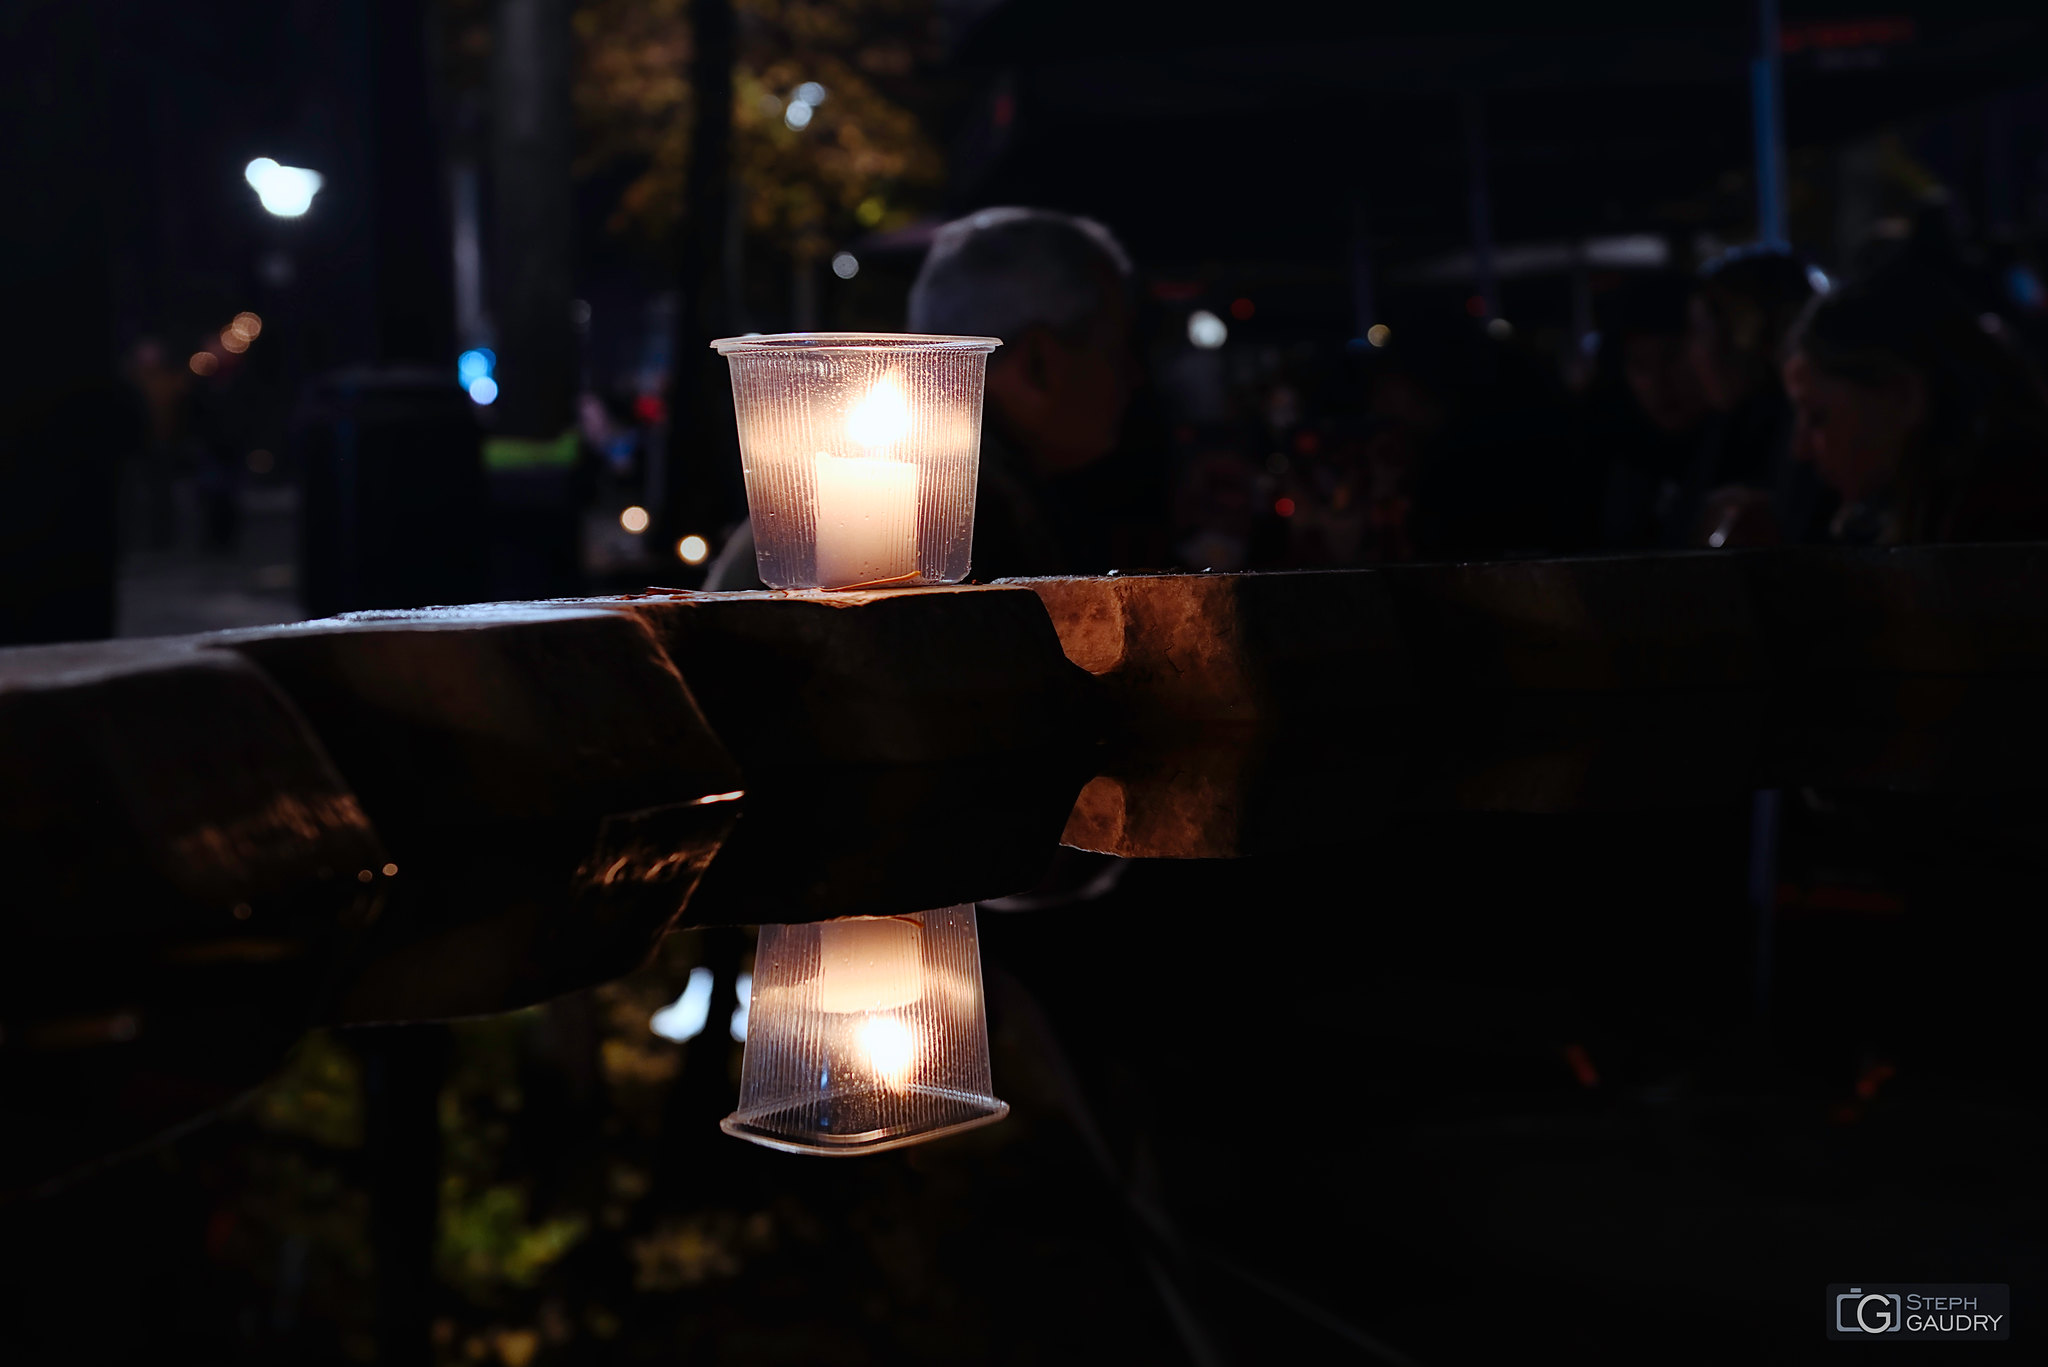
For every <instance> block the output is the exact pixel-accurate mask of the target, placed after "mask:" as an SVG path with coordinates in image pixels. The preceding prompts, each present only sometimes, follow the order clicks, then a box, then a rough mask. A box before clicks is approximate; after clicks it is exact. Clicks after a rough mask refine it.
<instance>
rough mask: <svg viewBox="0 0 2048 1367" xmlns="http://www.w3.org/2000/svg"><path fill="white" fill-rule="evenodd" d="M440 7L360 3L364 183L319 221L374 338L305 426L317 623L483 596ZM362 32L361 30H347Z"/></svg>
mask: <svg viewBox="0 0 2048 1367" xmlns="http://www.w3.org/2000/svg"><path fill="white" fill-rule="evenodd" d="M430 8H431V6H430V0H357V3H356V4H355V5H352V6H350V7H349V10H350V13H351V14H352V15H355V16H359V21H360V31H361V32H362V34H363V35H364V46H365V53H366V58H367V60H366V61H365V62H364V64H363V66H362V67H361V69H360V70H359V71H357V72H356V73H355V74H354V79H353V80H352V81H351V82H350V84H351V86H352V87H353V90H352V95H353V99H352V101H351V102H350V108H349V110H348V111H347V116H346V123H347V126H350V127H359V128H363V129H367V130H368V133H369V136H368V138H367V139H365V140H362V141H361V143H359V144H350V145H362V146H364V150H365V151H366V153H367V155H365V156H364V157H363V161H362V166H363V171H362V173H361V175H360V176H353V175H352V176H337V177H336V184H335V185H334V187H333V188H332V189H330V190H328V191H325V192H323V194H322V196H321V198H320V199H318V200H316V201H315V202H314V205H313V208H312V210H311V214H314V215H335V216H337V223H336V227H335V231H336V232H337V234H338V235H339V236H340V237H341V239H342V243H341V250H342V251H343V253H344V254H345V255H346V256H347V257H348V258H350V259H352V260H358V261H361V262H363V263H365V264H364V265H363V266H362V267H359V268H358V269H359V271H360V274H359V275H358V279H360V281H361V284H360V286H359V287H358V291H357V292H358V293H360V294H363V295H367V296H368V300H369V309H368V312H369V314H370V318H371V327H370V330H369V335H368V336H367V337H364V338H359V339H357V340H356V341H355V342H354V343H353V344H352V346H351V348H350V350H351V351H353V352H354V353H355V354H354V355H350V356H345V357H342V358H340V359H343V360H346V361H353V362H356V364H353V365H344V366H343V367H341V368H339V369H336V370H333V371H330V372H329V373H327V374H325V375H323V376H321V377H320V378H319V379H318V380H317V381H316V382H315V383H314V384H313V385H312V386H310V387H309V390H308V392H307V394H306V396H305V400H304V402H303V403H302V405H301V407H300V409H299V411H298V415H297V418H296V421H295V423H294V427H295V429H296V431H295V438H294V441H295V446H296V448H297V451H298V457H299V460H300V463H301V469H302V470H303V472H304V480H305V485H304V499H303V502H302V503H301V505H300V531H299V556H300V561H301V565H300V583H301V585H302V586H303V588H302V592H303V603H302V605H303V607H304V608H305V610H306V611H307V612H308V613H310V614H311V615H313V616H316V617H318V616H327V615H329V614H332V613H337V612H349V611H354V610H357V609H363V608H409V607H422V606H424V605H426V604H429V603H468V602H474V601H476V600H477V599H479V598H482V597H484V596H486V593H487V589H488V585H487V583H486V581H485V578H484V565H485V546H484V539H483V534H482V529H483V523H484V519H485V512H486V505H485V497H484V488H483V471H482V468H481V463H480V456H479V451H478V433H477V424H476V415H475V412H474V410H473V406H472V405H471V403H470V402H469V400H468V398H467V397H465V396H464V394H463V392H462V390H461V389H460V388H459V387H458V386H457V385H456V382H455V250H454V237H453V229H452V228H451V226H450V214H449V194H448V186H447V178H446V174H445V147H444V143H443V139H442V136H441V127H440V118H439V114H440V112H441V110H440V100H439V98H438V90H439V81H438V76H437V70H438V68H437V64H436V62H435V61H434V58H433V49H432V34H433V27H432V25H431V24H430V23H429V22H428V17H429V13H430ZM346 27H348V28H349V30H350V31H351V32H354V31H355V25H354V23H351V24H350V25H348V26H346Z"/></svg>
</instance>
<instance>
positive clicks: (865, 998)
mask: <svg viewBox="0 0 2048 1367" xmlns="http://www.w3.org/2000/svg"><path fill="white" fill-rule="evenodd" d="M923 949H924V928H923V927H922V926H920V925H919V924H918V923H917V922H915V921H907V920H899V919H897V918H896V917H893V916H883V917H863V918H861V919H858V920H852V921H826V922H825V923H824V924H822V925H820V926H819V927H818V1009H819V1010H820V1011H842V1012H843V1011H889V1010H893V1009H895V1008H896V1007H899V1006H908V1005H910V1004H911V1003H912V1002H914V1001H916V1000H917V999H918V998H919V997H921V996H923V995H924V956H923Z"/></svg>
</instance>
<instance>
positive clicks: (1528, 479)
mask: <svg viewBox="0 0 2048 1367" xmlns="http://www.w3.org/2000/svg"><path fill="white" fill-rule="evenodd" d="M1940 222H1941V221H1940V219H1939V218H1938V217H1931V218H1930V219H1929V221H1928V222H1927V223H1923V224H1920V225H1917V226H1916V228H1915V230H1914V231H1913V232H1912V233H1911V234H1909V235H1905V236H1902V237H1900V238H1897V239H1893V240H1889V241H1886V242H1882V243H1879V244H1876V245H1875V246H1874V247H1873V248H1872V249H1871V250H1869V251H1867V252H1866V253H1865V254H1864V259H1862V260H1860V261H1858V262H1857V263H1856V264H1855V267H1854V269H1853V270H1852V271H1851V272H1849V273H1848V275H1847V278H1845V279H1841V280H1830V279H1829V278H1828V277H1827V276H1826V275H1824V274H1823V273H1822V272H1821V271H1820V270H1819V269H1818V268H1817V267H1815V266H1814V265H1812V264H1810V263H1808V262H1806V261H1804V260H1802V259H1801V258H1800V257H1798V256H1796V255H1795V254H1793V253H1790V252H1786V251H1782V250H1774V249H1769V248H1763V247H1747V248H1738V249H1735V250H1731V251H1726V252H1723V253H1721V254H1719V255H1717V256H1714V257H1713V258H1711V259H1709V260H1707V261H1706V262H1705V263H1704V264H1703V265H1702V266H1700V268H1699V269H1697V270H1696V271H1679V270H1665V271H1656V272H1644V273H1634V274H1630V275H1626V276H1621V277H1618V278H1616V279H1615V280H1613V281H1612V282H1610V284H1609V287H1608V288H1606V289H1605V290H1604V291H1603V292H1602V296H1601V297H1600V299H1599V300H1598V305H1597V307H1598V315H1599V318H1598V321H1599V326H1598V330H1597V331H1596V332H1595V333H1593V334H1590V335H1588V336H1586V337H1584V338H1582V339H1580V345H1579V346H1578V347H1576V348H1572V349H1571V350H1572V351H1574V352H1575V353H1576V354H1572V355H1568V356H1567V357H1566V358H1564V359H1565V361H1566V362H1567V363H1564V364H1561V363H1560V359H1559V357H1557V356H1556V355H1554V354H1545V352H1544V351H1543V350H1542V349H1540V348H1539V347H1537V346H1535V345H1533V344H1531V343H1530V342H1529V341H1528V340H1526V339H1524V338H1523V337H1521V336H1520V335H1518V334H1517V333H1516V331H1515V330H1514V329H1513V328H1512V327H1510V326H1508V325H1506V324H1505V322H1504V321H1503V320H1499V319H1491V320H1489V319H1486V318H1485V317H1483V316H1472V315H1470V314H1467V313H1465V312H1463V311H1451V310H1443V311H1440V312H1439V314H1438V315H1437V316H1434V317H1431V316H1427V315H1422V316H1418V317H1415V318H1412V319H1406V320H1396V321H1393V322H1391V323H1390V324H1388V325H1383V326H1375V327H1373V328H1372V329H1370V331H1369V333H1368V335H1367V336H1366V337H1363V338H1360V339H1357V340H1356V341H1354V342H1352V343H1351V344H1350V346H1349V347H1347V348H1345V349H1343V350H1342V351H1341V352H1337V353H1334V354H1333V353H1330V352H1327V351H1325V352H1320V353H1318V352H1314V351H1304V352H1303V353H1302V354H1300V355H1299V356H1284V355H1278V354H1276V355H1275V356H1273V357H1270V358H1269V360H1268V363H1267V364H1266V365H1264V366H1263V367H1262V368H1260V369H1259V370H1257V371H1256V372H1255V373H1254V374H1252V376H1251V377H1250V378H1249V379H1247V380H1244V381H1242V382H1239V383H1235V384H1229V385H1227V388H1228V397H1227V399H1226V401H1225V402H1223V403H1221V404H1217V405H1212V408H1213V409H1214V410H1215V411H1212V412H1210V413H1208V414H1206V415H1204V416H1203V417H1202V418H1201V419H1200V420H1195V419H1191V418H1188V417H1185V416H1178V415H1176V413H1175V409H1176V407H1179V408H1181V409H1183V410H1184V409H1185V408H1186V407H1187V405H1185V404H1178V405H1177V404H1176V401H1175V400H1176V396H1175V394H1174V393H1173V392H1172V383H1171V381H1172V377H1171V376H1170V375H1166V374H1164V373H1163V372H1164V371H1165V367H1162V366H1158V365H1154V364H1148V363H1147V362H1148V359H1153V358H1148V355H1147V353H1146V349H1145V347H1144V345H1143V343H1142V340H1141V338H1142V334H1143V331H1144V329H1143V321H1144V318H1143V315H1144V301H1143V300H1134V296H1133V291H1132V268H1131V265H1130V262H1129V259H1128V257H1127V256H1126V255H1125V253H1124V251H1123V249H1122V248H1121V247H1120V246H1119V245H1118V244H1117V242H1116V239H1115V238H1114V237H1113V236H1112V234H1111V233H1110V232H1109V231H1108V230H1107V229H1105V228H1104V227H1103V226H1102V225H1099V224H1095V223H1092V222H1089V221H1087V220H1085V219H1079V218H1074V217H1070V216H1067V215H1063V214H1056V213H1051V212H1048V211H1038V210H1021V209H1000V210H984V211H982V212H980V213H977V214H974V215H972V216H970V217H968V218H965V219H961V220H959V221H958V222H956V223H953V224H951V225H948V226H947V227H946V228H945V229H944V230H942V231H941V232H940V234H939V236H938V238H937V241H936V243H935V245H934V247H933V250H932V252H931V255H930V257H929V258H928V260H927V261H926V263H925V266H924V268H923V270H922V272H921V273H920V275H919V278H918V281H917V284H916V285H915V286H914V287H913V290H912V293H911V303H910V310H909V313H910V316H909V320H908V323H909V326H910V328H911V330H913V331H945V332H961V333H983V334H990V335H996V336H1001V337H1003V338H1004V339H1005V342H1006V345H1005V346H1004V347H1003V348H1002V349H1001V350H1000V351H998V352H997V353H996V354H995V356H994V357H993V358H992V360H991V363H990V369H989V380H988V406H987V418H986V432H985V438H984V449H983V457H982V459H983V489H982V495H981V500H980V503H979V505H978V508H977V531H976V552H975V576H976V577H977V578H980V579H991V578H996V577H1000V576H1004V575H1015V574H1053V573H1101V572H1105V571H1108V570H1111V569H1118V570H1137V569H1160V568H1182V569H1204V568H1211V569H1231V570H1236V569H1289V568H1342V567H1349V566H1365V565H1372V564H1381V563H1394V562H1402V561H1413V560H1442V559H1497V558H1514V557H1528V556H1557V555H1584V554H1598V553H1618V552H1646V551H1680V550H1689V549H1698V550H1711V549H1732V548H1741V547H1755V546H1770V545H1789V544H1816V545H1819V544H1839V545H1864V546H1891V545H1905V544H1915V543H1927V542H1942V541H1987V540H2028V539H2035V538H2039V537H2043V536H2048V394H2044V390H2043V387H2042V383H2041V380H2040V377H2039V372H2038V371H2037V370H2036V368H2035V365H2034V363H2033V359H2032V358H2031V357H2030V356H2029V355H2028V352H2027V348H2026V347H2025V346H2024V345H2023V343H2022V341H2021V339H2020V337H2019V335H2018V334H2017V333H2016V331H2015V326H2014V324H2012V323H2010V322H2008V318H2011V317H2015V316H2017V315H2018V314H2020V313H2023V312H2024V308H2023V307H2018V306H2016V300H2015V294H2014V291H2015V288H2017V287H2018V286H2016V285H2015V282H2018V285H2024V284H2025V283H2026V282H2027V281H2028V280H2031V279H2032V278H2033V277H2032V276H2031V275H2029V274H2027V273H2026V272H2025V271H2024V268H2021V267H2015V268H2014V271H2013V272H2007V273H2002V274H2001V273H1993V272H1989V271H1987V270H1986V269H1984V268H1983V267H1982V266H1981V265H1980V264H1977V263H1976V262H1974V261H1973V260H1972V257H1971V254H1970V253H1969V252H1967V251H1965V250H1964V249H1963V248H1962V247H1960V246H1959V245H1958V243H1957V241H1956V239H1955V238H1954V236H1953V235H1952V234H1949V233H1945V232H1944V231H1942V230H1941V227H1940ZM2019 302H2020V303H2021V304H2023V302H2024V301H2019ZM1217 379H1220V371H1218V372H1216V373H1215V374H1213V375H1212V377H1211V380H1212V383H1213V382H1215V381H1216V380H1217ZM1161 381H1163V382H1161ZM750 549H751V548H750V546H749V545H748V543H747V539H746V538H745V537H744V536H740V537H738V538H735V539H734V541H733V542H732V543H731V544H729V545H728V547H727V554H725V555H723V556H721V557H720V561H719V563H718V564H717V565H716V566H714V569H713V574H712V586H713V587H738V586H742V585H745V584H748V583H751V582H755V581H754V580H753V579H752V574H751V568H752V567H751V563H750V561H751V555H750V554H749V553H748V552H749V551H750Z"/></svg>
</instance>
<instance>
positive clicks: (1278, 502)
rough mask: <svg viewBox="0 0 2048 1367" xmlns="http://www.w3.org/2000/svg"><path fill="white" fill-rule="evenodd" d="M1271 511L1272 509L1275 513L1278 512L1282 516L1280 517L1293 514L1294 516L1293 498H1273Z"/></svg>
mask: <svg viewBox="0 0 2048 1367" xmlns="http://www.w3.org/2000/svg"><path fill="white" fill-rule="evenodd" d="M1273 511H1274V512H1276V513H1278V514H1280V516H1282V517H1293V516H1294V500H1293V499H1291V498H1276V499H1274V500H1273Z"/></svg>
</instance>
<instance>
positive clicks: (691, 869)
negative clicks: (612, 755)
mask: <svg viewBox="0 0 2048 1367" xmlns="http://www.w3.org/2000/svg"><path fill="white" fill-rule="evenodd" d="M738 808H739V800H738V798H737V797H724V796H722V797H715V798H710V799H705V800H702V801H698V802H684V803H674V804H671V805H669V806H666V807H656V808H651V809H649V810H646V811H640V812H626V813H620V814H618V815H614V816H610V817H606V818H605V819H604V820H603V821H602V822H601V823H600V825H599V828H598V831H597V834H596V838H595V840H594V841H588V842H579V845H578V846H575V847H570V848H571V849H573V848H578V847H580V848H583V849H584V851H585V852H584V853H583V855H582V857H581V858H580V859H579V860H578V861H577V863H576V865H575V867H574V868H573V870H572V871H571V872H570V875H569V879H568V886H567V889H566V890H565V891H554V890H550V889H549V888H548V886H547V884H546V883H545V882H540V881H537V880H536V879H534V878H533V877H532V876H531V874H533V873H539V874H541V875H542V876H543V877H545V878H552V877H553V876H554V874H555V873H556V872H557V871H558V869H559V868H560V867H561V859H560V858H559V857H558V858H555V859H543V860H533V859H531V858H530V857H525V856H518V855H512V856H509V857H504V858H484V859H479V860H476V861H475V862H474V863H472V865H471V867H470V869H469V871H468V872H467V874H466V875H465V874H464V873H463V872H462V871H460V870H459V869H458V868H453V867H450V866H448V865H446V864H438V865H436V866H435V867H434V868H433V870H432V872H433V874H434V876H433V877H432V878H422V879H420V880H418V881H417V883H416V884H414V885H409V886H407V887H406V888H405V889H404V893H403V895H401V896H400V897H398V898H397V899H395V900H394V905H393V907H392V911H391V914H390V919H391V921H392V922H393V924H394V925H395V926H397V927H398V928H399V929H400V930H402V931H403V933H394V934H391V935H388V936H385V937H382V938H380V939H378V940H376V941H374V942H373V943H372V945H371V951H372V952H370V953H368V954H366V955H364V956H363V960H362V962H361V963H359V964H358V965H356V966H355V968H354V969H353V971H352V972H351V974H350V976H349V980H348V985H347V990H346V993H345V995H344V996H343V998H342V1000H341V1002H340V1003H339V1005H338V1007H337V1008H336V1011H335V1019H337V1020H338V1021H341V1022H343V1023H347V1024H369V1023H391V1022H401V1021H422V1020H444V1019H447V1018H449V1017H453V1016H481V1015H489V1014H492V1013H495V1012H500V1011H509V1010H514V1009H516V1008H518V1007H522V1006H531V1005H533V1004H534V1003H536V1002H543V1001H547V1000H549V999H550V998H553V997H558V996H561V995H562V994H563V993H566V992H572V991H575V990H577V989H579V988H584V987H589V986H591V985H593V984H596V983H602V982H609V981H610V980H612V979H613V978H618V977H622V976H624V975H625V974H628V973H631V972H633V971H634V970H635V969H638V968H639V967H641V966H642V965H643V964H645V963H646V962H647V960H648V958H649V957H650V956H651V955H652V954H653V953H654V950H655V948H656V947H657V946H658V945H659V944H660V943H661V939H662V937H663V936H664V935H666V934H667V933H668V932H669V930H670V929H671V928H672V927H673V926H674V925H675V923H676V919H677V915H678V913H679V912H680V911H681V910H682V908H683V907H685V906H686V905H688V904H689V903H690V902H691V900H692V894H693V893H694V892H695V891H696V889H697V885H698V881H699V880H700V879H701V878H702V877H703V875H704V871H705V869H706V868H707V867H708V866H710V864H711V863H712V860H713V858H714V857H715V856H716V855H717V854H718V852H719V849H720V846H721V845H723V844H724V842H725V840H726V839H727V837H728V836H729V835H730V834H731V832H732V828H733V822H734V820H735V818H736V816H737V815H738ZM471 848H472V849H474V848H475V847H471ZM566 853H567V851H565V854H566ZM465 876H466V877H467V879H468V880H469V886H468V888H467V889H466V890H465V894H464V897H463V901H464V903H465V904H466V905H467V906H469V907H470V908H471V909H472V910H471V911H470V913H469V914H467V915H464V916H461V917H446V916H439V915H436V914H434V911H433V909H432V908H431V907H429V908H422V909H421V910H420V911H419V912H418V913H417V914H414V913H413V908H412V906H411V905H410V903H409V902H408V900H407V898H408V897H410V896H412V895H414V889H415V887H417V890H418V891H417V895H418V896H420V897H421V898H423V899H427V898H438V897H440V896H442V895H443V890H444V889H445V888H446V887H447V886H448V884H449V883H451V882H453V881H457V880H460V879H462V878H464V877H465Z"/></svg>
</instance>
